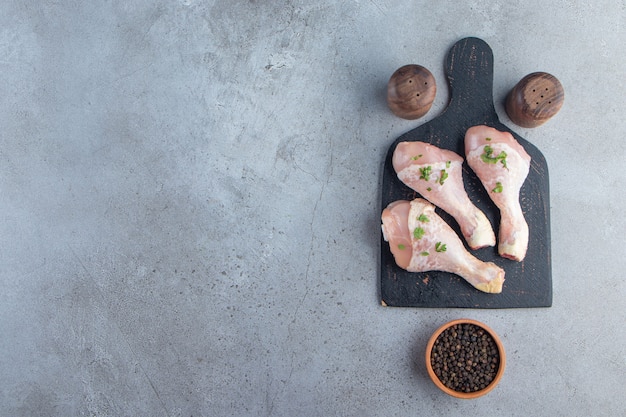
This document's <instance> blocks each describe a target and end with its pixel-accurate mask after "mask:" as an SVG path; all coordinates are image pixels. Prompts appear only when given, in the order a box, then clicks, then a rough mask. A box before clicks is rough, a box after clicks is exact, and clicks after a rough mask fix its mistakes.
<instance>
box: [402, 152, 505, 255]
mask: <svg viewBox="0 0 626 417" xmlns="http://www.w3.org/2000/svg"><path fill="white" fill-rule="evenodd" d="M392 163H393V168H394V169H395V171H396V173H397V174H398V178H399V179H400V181H402V182H403V183H404V184H406V185H407V186H408V187H410V188H412V189H413V190H415V191H417V192H418V193H420V194H421V195H422V197H424V198H425V199H427V200H428V201H430V202H431V203H433V204H435V205H436V206H438V207H440V208H441V209H442V210H444V211H445V212H447V213H448V214H450V215H451V216H452V217H454V219H455V220H456V222H457V223H458V224H459V226H460V228H461V233H463V236H464V237H465V240H466V241H467V244H468V245H469V247H470V248H472V249H479V248H483V247H485V246H494V245H495V244H496V236H495V234H494V233H493V229H492V228H491V223H489V220H488V219H487V217H486V216H485V214H484V213H483V212H482V211H480V210H479V209H478V208H477V207H476V206H475V205H474V204H473V203H472V202H471V201H470V199H469V196H468V195H467V192H466V191H465V188H464V186H463V168H462V164H463V158H461V157H460V156H459V155H457V154H456V153H454V152H452V151H449V150H445V149H440V148H438V147H436V146H434V145H431V144H428V143H425V142H400V143H398V145H397V146H396V149H395V150H394V152H393V158H392Z"/></svg>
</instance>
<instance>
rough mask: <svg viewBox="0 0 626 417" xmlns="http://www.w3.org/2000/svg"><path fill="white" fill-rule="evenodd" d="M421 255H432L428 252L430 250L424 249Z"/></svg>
mask: <svg viewBox="0 0 626 417" xmlns="http://www.w3.org/2000/svg"><path fill="white" fill-rule="evenodd" d="M420 255H422V256H428V255H430V253H428V252H426V251H424V252H422V253H420Z"/></svg>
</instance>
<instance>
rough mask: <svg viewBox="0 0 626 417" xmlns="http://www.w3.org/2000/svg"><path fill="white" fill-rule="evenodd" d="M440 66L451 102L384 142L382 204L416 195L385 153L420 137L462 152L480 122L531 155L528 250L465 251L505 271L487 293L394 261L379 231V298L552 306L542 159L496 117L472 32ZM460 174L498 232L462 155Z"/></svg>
mask: <svg viewBox="0 0 626 417" xmlns="http://www.w3.org/2000/svg"><path fill="white" fill-rule="evenodd" d="M445 73H446V78H447V81H448V85H449V87H450V102H449V104H448V106H447V107H446V109H445V110H444V111H443V113H442V114H441V115H440V116H438V117H436V118H435V119H433V120H431V121H430V122H427V123H425V124H423V125H421V126H418V127H417V128H415V129H413V130H411V131H409V132H407V133H405V134H403V135H402V136H400V137H399V138H398V139H396V140H395V141H394V142H393V144H392V145H391V146H390V148H389V152H388V153H387V157H386V160H385V165H384V171H383V188H382V209H384V208H385V207H387V205H388V204H389V203H391V202H392V201H396V200H413V199H414V198H416V197H421V196H420V194H419V193H417V192H415V191H413V190H411V189H410V188H408V187H407V186H406V185H404V184H403V183H402V182H401V181H400V180H399V179H398V177H397V174H396V172H395V171H394V169H393V165H392V163H391V160H392V155H393V151H394V150H395V148H396V145H397V144H398V143H399V142H404V141H423V142H427V143H431V144H433V145H436V146H438V147H440V148H444V149H450V150H452V151H454V152H456V153H458V154H459V155H461V156H462V157H463V158H465V152H464V137H465V132H466V130H467V129H468V128H470V127H472V126H475V125H481V124H484V125H487V126H491V127H494V128H496V129H498V130H500V131H508V132H511V134H513V136H514V137H515V139H516V140H517V141H518V142H519V143H520V144H521V145H522V146H523V147H524V149H526V152H528V154H529V155H530V156H531V158H532V160H531V165H530V172H529V174H528V177H527V178H526V182H525V183H524V185H523V187H522V190H521V193H520V202H521V205H522V210H523V211H524V216H525V217H526V221H527V222H528V225H529V228H530V239H529V244H528V252H527V254H526V258H525V259H524V260H523V261H522V262H515V261H512V260H508V259H505V258H502V257H500V256H499V255H498V253H497V244H496V246H495V247H489V248H484V249H479V250H476V251H470V252H471V253H472V254H473V255H474V256H476V257H477V258H479V259H481V260H483V261H491V262H494V263H496V264H497V265H499V266H500V267H502V268H504V270H505V281H504V286H503V289H502V293H500V294H486V293H483V292H481V291H478V290H477V289H475V288H474V287H472V286H471V285H470V284H468V283H467V282H466V281H465V280H463V279H462V278H460V277H458V276H456V275H454V274H451V273H447V272H440V271H432V272H422V273H414V272H407V271H405V270H403V269H401V268H399V267H398V266H397V265H396V263H395V261H394V258H393V255H392V254H391V252H390V250H389V244H388V243H387V242H385V241H384V240H383V239H382V236H381V276H380V278H381V297H382V300H381V301H382V304H383V305H386V306H396V307H460V308H524V307H549V306H551V305H552V268H551V253H550V198H549V182H548V166H547V163H546V160H545V158H544V157H543V155H542V154H541V152H540V151H539V150H538V149H537V148H536V147H535V146H534V145H533V144H531V143H529V142H528V141H527V140H525V139H524V138H522V137H521V136H519V135H518V134H517V133H515V132H513V131H512V130H511V129H509V128H508V127H506V126H505V125H503V124H502V123H501V122H500V120H499V119H498V115H497V114H496V110H495V106H494V103H493V52H492V50H491V48H490V47H489V45H487V43H485V42H484V41H483V40H481V39H478V38H465V39H462V40H460V41H459V42H457V43H455V44H454V45H453V46H452V48H451V49H450V52H449V53H448V55H447V57H446V60H445ZM463 180H464V183H465V189H466V191H467V193H468V195H469V196H470V199H471V200H472V202H473V203H474V204H475V205H476V206H477V207H478V208H479V209H481V210H482V211H483V212H484V213H485V215H486V216H487V218H489V220H490V221H491V224H492V226H493V229H494V232H495V233H496V236H498V229H499V224H500V214H499V210H498V209H497V207H496V206H495V205H494V204H493V202H492V201H491V200H490V199H489V196H488V195H487V192H486V191H485V189H484V188H483V185H482V184H481V183H480V181H479V180H478V178H477V177H476V175H475V174H474V172H473V171H472V170H471V169H470V168H469V166H468V165H467V163H466V162H464V163H463ZM437 212H438V213H439V215H441V217H443V219H444V220H446V221H447V222H448V224H449V225H450V226H452V228H453V229H454V230H455V231H456V232H457V233H459V236H462V235H460V229H459V227H458V225H457V224H456V222H455V221H454V219H453V218H452V217H451V216H449V215H448V214H447V213H445V212H443V211H442V210H440V209H437ZM461 240H463V238H461Z"/></svg>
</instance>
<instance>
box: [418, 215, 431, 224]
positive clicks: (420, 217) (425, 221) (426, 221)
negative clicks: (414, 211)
mask: <svg viewBox="0 0 626 417" xmlns="http://www.w3.org/2000/svg"><path fill="white" fill-rule="evenodd" d="M417 220H419V221H421V222H422V223H428V222H429V221H430V220H429V219H428V216H427V215H425V214H420V216H419V217H418V218H417Z"/></svg>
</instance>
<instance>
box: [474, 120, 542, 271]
mask: <svg viewBox="0 0 626 417" xmlns="http://www.w3.org/2000/svg"><path fill="white" fill-rule="evenodd" d="M465 155H466V157H467V163H468V165H469V166H470V167H471V168H472V170H474V172H475V173H476V175H477V176H478V178H479V179H480V181H481V182H482V183H483V186H484V187H485V189H486V190H487V193H489V197H491V200H493V202H494V203H495V205H496V206H497V207H498V208H499V209H500V230H499V232H498V253H500V255H501V256H503V257H505V258H509V259H513V260H515V261H522V260H523V259H524V257H525V256H526V250H527V249H528V223H526V219H525V218H524V213H523V212H522V207H521V205H520V202H519V192H520V189H521V188H522V184H524V181H526V177H527V176H528V171H529V170H530V156H529V155H528V153H527V152H526V151H525V150H524V148H523V147H522V145H520V144H519V143H518V142H517V141H516V140H515V138H513V135H511V134H510V133H509V132H500V131H498V130H496V129H494V128H492V127H488V126H474V127H471V128H469V129H468V130H467V132H466V133H465Z"/></svg>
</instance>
